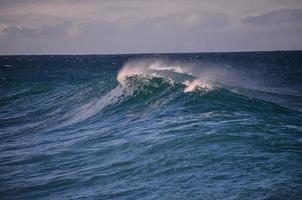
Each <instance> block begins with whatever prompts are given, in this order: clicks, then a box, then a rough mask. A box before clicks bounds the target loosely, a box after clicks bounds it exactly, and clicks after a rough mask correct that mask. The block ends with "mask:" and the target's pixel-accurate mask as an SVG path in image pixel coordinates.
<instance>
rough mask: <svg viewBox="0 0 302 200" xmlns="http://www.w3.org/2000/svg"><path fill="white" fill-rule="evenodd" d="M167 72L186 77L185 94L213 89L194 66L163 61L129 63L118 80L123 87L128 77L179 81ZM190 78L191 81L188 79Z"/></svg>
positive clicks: (183, 81) (120, 72)
mask: <svg viewBox="0 0 302 200" xmlns="http://www.w3.org/2000/svg"><path fill="white" fill-rule="evenodd" d="M167 71H170V72H175V73H178V74H183V75H184V79H182V81H181V82H182V83H183V84H185V85H186V88H185V90H184V92H193V91H195V90H196V89H197V88H203V89H206V90H207V91H208V90H211V89H213V86H212V84H210V83H209V82H207V81H206V80H205V79H204V78H202V77H201V74H200V73H198V72H197V71H195V70H194V68H192V66H190V65H188V64H184V63H169V62H166V61H162V60H155V61H154V60H138V61H132V62H128V63H126V64H125V66H124V67H123V68H122V69H121V70H120V71H119V73H118V75H117V80H118V82H119V83H120V84H121V85H125V80H126V79H127V77H131V76H134V75H140V76H145V75H154V76H163V77H164V78H167V79H169V80H172V81H177V80H174V77H171V76H172V75H171V74H167V73H166V72H167ZM188 75H189V76H188ZM189 77H190V79H188V78H189Z"/></svg>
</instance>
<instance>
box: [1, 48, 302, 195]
mask: <svg viewBox="0 0 302 200" xmlns="http://www.w3.org/2000/svg"><path fill="white" fill-rule="evenodd" d="M301 77H302V52H267V53H258V52H257V53H208V54H154V55H153V54H149V55H116V56H114V55H112V56H7V57H5V56H2V57H0V79H1V80H0V83H1V84H0V91H1V92H0V129H1V131H0V151H1V154H0V171H1V173H0V198H1V199H36V198H38V199H40V198H41V199H55V198H58V197H60V198H62V199H70V198H72V199H83V198H88V199H285V198H286V199H299V198H300V197H301V195H302V189H301V188H302V178H301V177H302V171H301V166H302V92H301V91H302V79H301Z"/></svg>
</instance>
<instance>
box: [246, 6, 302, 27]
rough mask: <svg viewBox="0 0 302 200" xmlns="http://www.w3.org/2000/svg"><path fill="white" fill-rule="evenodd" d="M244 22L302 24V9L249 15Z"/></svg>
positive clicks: (270, 24) (274, 24) (260, 24)
mask: <svg viewBox="0 0 302 200" xmlns="http://www.w3.org/2000/svg"><path fill="white" fill-rule="evenodd" d="M244 22H246V23H248V24H251V25H254V26H281V25H293V24H295V25H300V26H301V25H302V9H285V8H284V9H280V10H275V11H272V12H268V13H265V14H262V15H258V16H250V17H247V18H246V19H245V20H244Z"/></svg>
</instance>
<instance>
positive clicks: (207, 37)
mask: <svg viewBox="0 0 302 200" xmlns="http://www.w3.org/2000/svg"><path fill="white" fill-rule="evenodd" d="M301 49H302V0H149V1H147V0H0V54H1V55H7V54H116V53H118V54H119V53H174V52H222V51H267V50H268V51H269V50H301Z"/></svg>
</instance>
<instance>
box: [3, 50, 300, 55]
mask: <svg viewBox="0 0 302 200" xmlns="http://www.w3.org/2000/svg"><path fill="white" fill-rule="evenodd" d="M286 51H295V52H296V51H302V49H300V50H298V49H290V50H244V51H192V52H142V53H138V52H132V53H87V54H84V53H83V54H82V53H78V54H77V53H75V54H69V53H66V54H65V53H63V54H0V56H115V55H116V56H118V55H153V54H210V53H257V52H258V53H261V52H286Z"/></svg>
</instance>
